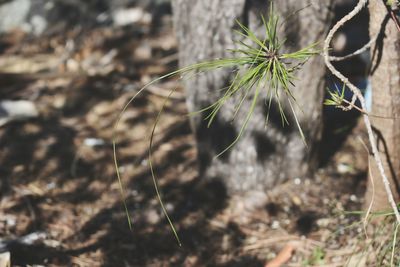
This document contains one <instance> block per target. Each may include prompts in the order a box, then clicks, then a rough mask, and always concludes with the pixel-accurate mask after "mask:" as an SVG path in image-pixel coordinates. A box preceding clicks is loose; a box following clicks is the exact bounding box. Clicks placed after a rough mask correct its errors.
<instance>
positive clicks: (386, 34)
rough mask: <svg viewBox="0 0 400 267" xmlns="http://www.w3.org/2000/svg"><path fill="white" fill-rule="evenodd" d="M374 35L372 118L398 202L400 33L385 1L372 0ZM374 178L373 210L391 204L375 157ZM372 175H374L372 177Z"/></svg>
mask: <svg viewBox="0 0 400 267" xmlns="http://www.w3.org/2000/svg"><path fill="white" fill-rule="evenodd" d="M369 11H370V36H375V35H376V34H377V33H379V32H381V36H380V38H379V39H378V41H377V42H376V44H375V45H374V46H373V47H372V49H371V55H372V88H373V89H372V90H373V91H372V92H373V93H372V95H373V98H372V114H374V115H378V116H382V117H386V118H385V119H383V118H377V117H372V118H371V119H372V123H373V126H374V128H375V129H376V137H377V141H378V149H379V151H380V153H381V157H382V160H383V164H384V167H385V171H386V174H387V176H388V177H389V179H390V180H391V181H390V183H391V188H392V192H393V193H394V197H395V199H396V200H397V201H399V200H400V198H399V194H400V185H399V183H400V119H399V118H400V53H399V51H400V34H399V31H398V30H397V28H396V26H395V24H394V22H393V21H392V20H391V19H390V17H389V16H388V13H387V10H386V8H385V6H384V4H383V2H382V1H370V2H369ZM370 162H371V164H370V167H371V173H372V178H373V179H374V186H375V198H374V203H373V210H382V209H385V208H387V207H389V204H388V201H387V197H386V192H385V190H384V186H383V184H382V181H381V179H380V174H379V171H378V168H377V166H376V164H375V163H374V162H373V160H371V161H370ZM370 178H371V177H370ZM372 191H373V186H372V183H371V179H369V184H368V188H367V195H366V205H369V203H370V200H371V198H372Z"/></svg>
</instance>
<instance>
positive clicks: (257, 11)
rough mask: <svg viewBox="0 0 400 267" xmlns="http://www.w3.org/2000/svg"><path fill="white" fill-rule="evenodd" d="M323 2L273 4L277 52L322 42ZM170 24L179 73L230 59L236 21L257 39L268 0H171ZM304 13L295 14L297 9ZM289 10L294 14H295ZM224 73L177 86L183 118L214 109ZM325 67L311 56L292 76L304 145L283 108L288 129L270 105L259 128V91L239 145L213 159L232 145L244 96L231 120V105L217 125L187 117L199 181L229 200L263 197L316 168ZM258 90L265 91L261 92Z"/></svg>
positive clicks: (262, 109)
mask: <svg viewBox="0 0 400 267" xmlns="http://www.w3.org/2000/svg"><path fill="white" fill-rule="evenodd" d="M330 2H331V0H320V1H313V2H312V4H311V5H310V6H309V7H306V6H307V4H308V3H309V1H299V0H280V1H274V7H275V10H277V12H278V13H279V15H280V22H282V21H283V20H285V18H288V21H286V23H284V24H283V26H281V28H280V30H281V31H280V34H281V37H282V38H287V42H286V44H285V46H284V47H283V48H282V51H295V50H298V49H300V48H303V47H305V46H307V45H310V44H312V43H315V42H318V41H321V40H323V37H324V36H325V34H326V31H327V30H328V28H329V26H330V19H331V13H330V12H329V4H330ZM172 4H173V12H174V23H175V27H176V33H177V38H178V43H179V54H180V56H179V60H180V65H181V66H187V65H190V64H193V63H197V62H201V61H205V60H210V59H215V58H221V57H231V56H232V55H231V54H230V53H229V52H228V51H227V49H229V48H234V47H235V43H234V40H238V39H239V37H238V36H237V35H236V34H235V33H234V29H238V27H237V24H236V22H235V20H236V19H237V20H239V21H241V23H243V24H244V25H246V26H248V27H249V28H250V29H251V30H253V31H255V32H256V33H257V34H258V35H259V36H260V37H261V38H262V37H263V33H264V29H263V25H262V21H261V15H264V16H265V17H267V14H268V9H269V6H270V3H269V1H261V0H253V1H251V0H247V1H245V0H212V1H208V0H173V1H172ZM304 7H306V8H305V9H303V10H301V11H299V10H300V9H302V8H304ZM296 11H299V12H298V13H296ZM232 75H233V74H232V70H218V71H214V72H212V73H203V74H201V75H197V76H195V77H191V78H190V79H188V80H185V81H184V85H185V88H186V94H187V104H188V108H189V111H197V110H200V109H201V108H204V107H206V106H208V105H210V104H212V103H214V102H215V101H216V100H217V99H218V97H219V96H221V94H222V92H221V90H220V89H221V88H224V87H225V86H227V85H228V84H229V82H230V80H231V79H232ZM324 75H325V67H324V64H323V60H322V58H321V57H314V58H312V59H311V60H310V61H309V62H307V63H306V64H305V65H304V66H303V67H302V69H301V70H300V71H298V73H297V77H298V78H299V79H298V80H296V81H295V83H296V87H295V88H293V92H294V94H295V97H296V99H297V102H298V104H299V106H300V107H301V109H302V111H299V110H297V115H298V118H299V120H300V124H301V126H302V129H303V130H304V132H305V135H306V140H307V145H308V146H305V145H304V143H303V141H302V139H301V137H300V134H299V132H298V130H297V127H296V124H295V122H294V118H293V117H292V116H291V115H290V114H291V112H290V111H289V109H288V106H286V107H285V111H286V112H285V113H286V114H287V115H289V116H288V117H289V121H290V125H289V126H285V127H282V125H281V118H280V115H279V112H278V109H277V106H276V105H275V106H273V107H272V109H271V113H270V117H269V118H270V122H269V124H268V127H267V128H265V124H264V121H265V113H266V106H265V100H266V99H267V98H266V97H267V95H266V92H264V93H263V95H262V98H259V99H261V100H260V101H259V103H258V105H257V107H256V110H255V111H254V113H253V115H252V118H251V119H250V122H249V124H248V126H247V129H246V131H245V133H244V134H243V136H242V137H241V139H240V141H239V142H238V143H237V144H236V145H235V146H234V147H233V148H232V149H230V150H229V151H227V152H226V153H225V154H223V155H222V156H220V157H219V158H214V156H215V155H217V154H218V153H219V152H221V151H222V150H223V149H224V148H226V147H227V146H228V145H229V144H231V143H232V141H233V140H234V139H235V137H236V136H237V134H238V133H239V129H240V127H241V126H242V124H243V121H244V119H245V117H246V114H247V111H248V107H249V103H250V101H251V99H252V95H250V96H249V97H248V98H249V99H248V101H247V103H245V104H244V106H243V107H242V109H241V111H240V112H239V114H238V115H237V117H236V118H235V120H234V121H232V114H233V111H234V107H235V103H234V101H232V102H228V103H226V105H225V106H224V107H223V108H222V110H221V111H220V113H219V114H218V117H217V119H216V120H215V121H214V122H213V124H212V125H211V127H210V128H208V129H207V126H206V124H207V123H206V122H204V116H196V117H193V118H192V126H193V129H194V132H195V135H196V139H197V146H198V158H199V165H200V176H201V177H202V178H215V179H219V180H221V181H222V183H223V184H224V185H225V186H226V188H227V190H228V191H229V192H231V193H247V192H252V191H265V190H267V189H270V188H272V187H273V186H274V185H275V184H277V183H282V182H283V181H285V180H287V179H290V178H295V177H305V176H307V175H309V174H310V173H312V171H314V170H315V167H316V157H315V156H316V151H317V149H316V148H317V147H316V145H317V144H318V141H319V140H320V137H321V129H322V98H323V94H324V87H325V80H324ZM265 91H266V90H265Z"/></svg>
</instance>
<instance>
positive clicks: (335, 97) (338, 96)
mask: <svg viewBox="0 0 400 267" xmlns="http://www.w3.org/2000/svg"><path fill="white" fill-rule="evenodd" d="M345 88H346V86H345V85H343V87H342V89H341V90H339V88H337V87H336V89H335V90H330V89H329V88H328V89H327V91H328V94H329V96H330V98H328V99H325V101H324V105H327V106H335V107H342V106H343V104H344V101H345V99H344V91H345Z"/></svg>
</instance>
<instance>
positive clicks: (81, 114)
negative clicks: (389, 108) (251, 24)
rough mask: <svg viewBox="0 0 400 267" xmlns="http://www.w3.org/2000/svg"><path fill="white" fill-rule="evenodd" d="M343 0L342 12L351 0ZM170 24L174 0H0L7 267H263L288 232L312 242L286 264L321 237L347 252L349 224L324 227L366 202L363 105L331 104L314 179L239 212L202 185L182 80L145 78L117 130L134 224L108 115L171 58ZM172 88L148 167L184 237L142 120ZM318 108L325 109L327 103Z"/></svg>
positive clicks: (357, 42) (350, 40)
mask: <svg viewBox="0 0 400 267" xmlns="http://www.w3.org/2000/svg"><path fill="white" fill-rule="evenodd" d="M342 2H343V4H342V6H341V7H340V8H338V9H337V10H335V11H334V12H335V15H336V16H337V17H341V16H342V15H343V14H345V12H348V10H350V9H351V7H352V5H354V1H342ZM346 10H347V11H346ZM361 17H362V16H361ZM366 18H367V15H366V14H364V17H362V18H359V19H361V21H362V20H363V19H364V21H363V23H361V24H360V21H358V22H357V21H356V22H355V23H354V24H353V26H351V25H352V24H350V26H348V27H347V28H346V29H345V30H344V31H343V32H342V33H341V34H339V37H338V38H337V40H336V41H335V45H336V46H334V48H335V52H336V53H337V54H338V55H340V54H346V53H347V51H354V48H357V47H361V46H362V44H363V43H365V42H366V41H368V29H367V28H366V27H361V28H360V26H354V25H364V26H365V25H367V24H365V23H368V22H367V21H365V20H366ZM172 26H173V25H172V10H171V5H170V1H169V0H113V1H109V0H86V1H79V0H1V1H0V255H5V254H8V255H11V260H12V263H13V266H14V265H15V266H264V264H265V262H267V261H268V260H270V259H273V258H274V257H276V255H277V254H278V253H279V251H280V250H281V249H282V247H283V246H284V245H285V244H286V243H287V242H288V241H299V242H300V241H301V240H303V241H304V240H306V243H305V245H304V246H302V247H303V250H301V251H299V252H298V253H297V254H296V255H295V256H294V257H293V258H292V259H291V263H290V264H291V265H288V266H301V264H303V263H304V262H305V261H307V260H308V261H314V263H318V260H319V258H318V255H317V256H315V251H317V250H316V248H319V247H324V249H326V250H324V251H328V252H329V251H330V250H328V249H331V250H332V251H336V250H338V249H339V247H340V248H342V246H339V245H344V248H343V250H341V252H342V254H340V253H337V255H336V254H334V253H333V252H332V251H331V252H332V253H333V254H332V253H331V254H327V255H325V254H324V257H325V258H326V259H329V257H331V258H334V257H336V258H337V259H338V262H339V263H343V262H342V261H344V260H345V259H346V253H349V252H348V250H345V248H346V246H345V245H346V244H347V243H348V242H347V241H348V239H352V238H354V240H357V238H356V236H357V230H351V232H350V233H346V235H345V237H344V236H343V233H344V232H343V231H345V229H339V230H340V231H342V232H340V233H337V234H332V233H334V232H335V231H337V230H338V227H339V225H349V224H351V223H352V222H353V221H354V218H353V217H351V216H335V212H337V210H343V209H360V207H361V203H362V197H363V194H364V190H365V179H364V177H365V176H366V170H367V162H366V160H365V158H363V157H354V156H353V155H354V153H365V151H364V148H363V147H362V145H361V144H360V143H359V142H356V141H354V140H355V139H356V138H354V136H357V135H361V136H363V135H364V132H363V130H361V129H362V127H359V126H357V116H355V115H354V116H348V115H346V116H343V115H340V112H339V113H336V114H339V115H335V116H339V117H340V116H341V117H340V119H339V120H338V122H337V123H336V124H335V123H333V122H332V123H330V124H328V125H329V127H328V129H327V130H326V131H325V139H324V140H325V143H323V144H321V145H322V146H326V147H327V149H326V151H330V152H329V153H328V154H326V155H325V154H324V155H322V156H321V157H323V158H324V160H323V163H322V166H321V170H320V171H319V173H318V175H316V177H314V179H304V180H302V179H294V182H293V181H290V182H288V183H285V184H283V185H279V186H277V187H276V188H274V189H272V190H271V192H269V199H270V200H269V203H268V205H267V206H266V207H264V208H263V209H262V210H260V211H258V212H257V213H254V214H251V215H249V216H247V217H246V218H244V219H243V218H241V216H239V214H237V213H235V210H237V209H232V207H231V206H230V199H231V198H232V197H231V196H227V195H226V194H225V193H224V190H223V189H221V188H219V185H218V184H213V183H212V182H210V183H206V184H204V183H202V184H201V185H199V183H198V179H197V178H198V177H197V161H196V148H195V143H194V137H193V136H192V133H191V130H190V126H189V122H188V120H187V116H185V114H186V112H187V111H186V105H185V95H184V91H183V88H181V87H180V85H179V81H178V80H176V79H166V80H163V81H160V82H158V83H156V84H154V85H152V86H150V87H149V88H148V90H146V91H145V92H144V93H143V94H141V95H140V96H139V98H138V99H137V100H136V101H135V102H134V104H133V105H131V106H130V107H129V108H128V109H127V111H126V113H125V115H124V117H123V120H122V121H121V123H120V125H119V127H118V130H117V134H118V141H117V144H118V155H119V157H120V166H119V170H120V172H121V174H122V179H123V184H124V187H125V189H126V198H127V205H128V210H129V212H130V215H131V216H132V218H133V230H132V231H130V230H129V227H128V223H127V218H126V214H125V211H124V209H123V203H122V200H121V194H120V191H119V184H118V181H117V178H116V175H115V169H114V164H113V158H112V133H113V125H114V123H115V121H116V118H117V116H118V114H119V112H120V110H121V108H122V107H123V106H124V105H125V103H126V102H127V101H128V100H129V98H130V97H131V96H132V95H133V94H134V93H135V92H137V90H138V89H140V88H141V87H142V86H143V85H144V84H146V83H148V82H149V81H151V80H153V79H155V78H157V77H159V76H161V75H163V74H166V73H168V72H171V71H173V70H175V69H176V68H177V66H178V62H177V60H178V51H177V42H176V39H175V36H174V31H173V27H172ZM355 60H356V63H354V64H359V65H352V66H353V67H351V68H349V67H348V66H349V65H346V66H342V68H343V69H344V71H345V72H346V70H345V69H346V68H347V73H348V74H349V75H353V76H354V77H356V78H359V79H361V80H362V79H365V77H364V76H363V75H364V72H363V68H365V65H366V64H367V63H366V62H365V59H363V58H362V57H360V58H356V59H355ZM357 60H358V61H357ZM363 60H364V61H363ZM354 66H359V67H357V68H355V67H354ZM360 66H361V67H360ZM339 67H340V66H339ZM357 70H361V71H358V72H357ZM332 82H333V83H334V81H333V80H332ZM176 87H178V91H177V92H176V93H175V94H174V95H173V97H172V98H171V99H170V101H169V103H168V104H167V106H166V108H165V112H164V114H163V116H162V119H161V120H160V122H159V124H158V126H157V131H156V134H155V140H154V166H155V170H156V173H157V176H158V178H159V186H160V188H161V191H162V193H163V197H164V202H165V203H164V204H165V206H166V209H167V210H168V212H169V214H170V216H171V218H172V220H173V222H174V224H175V226H176V227H177V230H178V232H179V235H180V238H181V239H182V243H183V247H179V246H178V245H177V243H176V241H175V239H174V236H173V234H172V232H171V230H170V228H169V226H168V224H167V222H166V220H165V217H164V216H163V213H162V210H161V207H160V205H159V203H158V200H157V198H156V194H155V191H154V186H153V182H152V180H151V176H150V173H149V169H148V162H147V153H148V151H147V149H148V138H149V132H150V131H151V128H152V126H153V123H154V120H155V118H156V115H157V112H158V110H159V109H160V108H161V106H162V104H163V101H164V99H165V97H166V96H167V95H168V94H169V91H170V90H171V89H173V88H176ZM325 115H326V118H328V119H329V120H332V118H331V117H330V116H332V115H331V111H330V110H328V109H327V110H326V113H325ZM343 117H346V118H348V123H347V122H346V123H343ZM349 134H351V135H352V136H353V138H348V136H349ZM321 196H323V197H322V198H321ZM321 203H324V205H321ZM303 241H301V242H303ZM326 241H329V242H330V243H329V242H327V243H325V242H326ZM307 242H308V243H307ZM325 246H326V247H327V248H326V247H325ZM350 253H352V251H350ZM341 257H342V258H341ZM341 260H342V261H341ZM0 262H1V261H0ZM311 263H313V262H311ZM337 266H343V265H340V264H339V265H337ZM1 267H3V266H1Z"/></svg>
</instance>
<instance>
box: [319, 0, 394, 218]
mask: <svg viewBox="0 0 400 267" xmlns="http://www.w3.org/2000/svg"><path fill="white" fill-rule="evenodd" d="M367 2H368V0H360V1H359V2H358V4H357V5H356V7H355V8H354V9H353V10H352V11H351V12H350V13H348V14H347V15H346V16H344V17H343V18H342V19H341V20H339V21H338V22H337V23H336V24H335V25H334V26H333V27H332V29H331V30H330V31H329V33H328V36H327V37H326V39H325V42H324V48H323V56H324V60H325V64H326V66H327V67H328V69H329V70H330V71H331V72H332V74H333V75H335V76H336V77H337V78H338V79H339V80H340V81H342V82H343V83H344V84H345V85H346V86H347V87H348V88H349V89H350V90H351V91H352V92H353V94H354V96H355V97H357V98H358V100H359V101H360V103H361V108H362V109H363V110H367V108H366V102H365V99H364V96H363V95H362V93H361V91H360V89H359V88H357V86H355V85H354V84H352V83H351V82H350V81H349V80H348V78H347V77H345V76H344V75H343V74H342V73H341V72H339V71H338V70H337V69H335V67H334V66H333V65H332V63H331V60H330V56H329V44H330V43H331V41H332V38H333V35H334V34H335V33H336V32H337V30H338V29H339V28H340V27H342V26H343V25H344V24H345V23H346V22H347V21H349V20H351V19H352V18H353V17H354V16H355V15H357V14H358V13H359V12H360V11H361V9H362V8H363V7H364V6H365V5H366V3H367ZM352 102H353V101H352ZM362 116H363V119H364V123H365V127H366V128H367V132H368V138H369V142H370V144H371V148H372V154H373V156H374V160H375V162H376V164H377V166H378V169H379V172H380V174H381V178H382V182H383V184H384V187H385V190H386V194H387V198H388V201H389V204H390V206H391V207H392V209H393V212H394V215H395V217H396V220H397V223H400V214H399V210H398V209H397V205H396V202H395V200H394V197H393V193H392V190H391V189H390V182H389V179H388V177H387V176H386V173H385V169H384V167H383V164H382V159H381V157H380V154H379V152H378V148H377V145H376V139H375V136H374V134H373V131H372V125H371V121H370V119H369V115H368V114H367V113H363V114H362Z"/></svg>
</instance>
